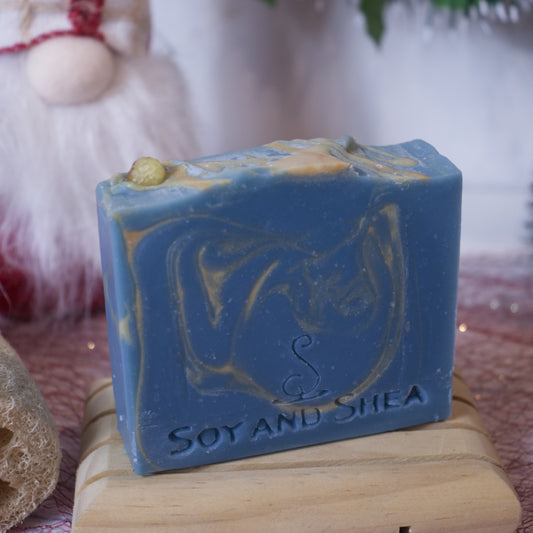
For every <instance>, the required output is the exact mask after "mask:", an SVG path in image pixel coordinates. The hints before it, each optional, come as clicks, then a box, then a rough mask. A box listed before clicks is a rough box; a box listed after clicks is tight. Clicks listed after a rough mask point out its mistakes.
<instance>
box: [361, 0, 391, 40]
mask: <svg viewBox="0 0 533 533" xmlns="http://www.w3.org/2000/svg"><path fill="white" fill-rule="evenodd" d="M387 1H388V0H361V2H360V3H359V9H360V10H361V13H363V15H364V17H365V20H366V31H367V32H368V35H370V37H372V39H373V40H374V42H375V43H376V44H380V43H381V38H382V37H383V32H384V31H385V23H384V22H383V12H384V9H385V4H386V3H387Z"/></svg>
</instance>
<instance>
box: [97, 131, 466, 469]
mask: <svg viewBox="0 0 533 533" xmlns="http://www.w3.org/2000/svg"><path fill="white" fill-rule="evenodd" d="M164 168H165V175H166V179H165V180H163V181H162V183H160V184H158V185H147V186H143V185H137V184H135V183H132V182H131V181H129V180H128V177H127V175H126V174H124V175H117V176H115V177H113V178H112V179H111V180H109V181H106V182H104V183H101V184H100V185H99V186H98V189H97V198H98V212H99V227H100V238H101V249H102V266H103V271H104V283H105V289H106V305H107V317H108V318H107V321H108V330H109V344H110V356H111V365H112V372H113V385H114V391H115V402H116V407H117V417H118V425H119V430H120V432H121V434H122V437H123V440H124V443H125V446H126V450H127V452H128V455H129V457H130V460H131V462H132V465H133V467H134V470H135V472H136V473H138V474H143V473H149V472H155V471H161V470H168V469H179V468H185V467H190V466H195V465H201V464H206V463H212V462H218V461H225V460H231V459H236V458H239V457H244V456H249V455H255V454H261V453H268V452H273V451H277V450H282V449H286V448H293V447H297V446H304V445H309V444H315V443H321V442H327V441H331V440H337V439H344V438H350V437H356V436H361V435H366V434H371V433H376V432H382V431H389V430H393V429H397V428H401V427H407V426H412V425H416V424H420V423H424V422H429V421H436V420H440V419H443V418H446V417H447V416H449V414H450V405H451V379H452V371H453V359H454V341H455V319H456V298H457V270H458V258H459V234H460V208H461V173H460V171H459V170H458V169H457V168H456V167H455V166H454V165H453V164H452V163H451V162H450V161H449V160H448V159H446V158H444V157H442V156H441V155H439V154H438V152H437V151H436V150H435V149H434V148H433V147H431V146H430V145H428V144H427V143H425V142H423V141H418V140H417V141H411V142H408V143H404V144H400V145H395V146H388V147H383V148H372V147H363V146H360V145H358V144H356V143H355V142H354V141H353V139H351V138H350V137H345V138H341V139H336V140H326V139H313V140H309V141H303V140H297V141H287V142H276V143H271V144H269V145H265V146H262V147H258V148H254V149H249V150H244V151H240V152H234V153H230V154H223V155H220V156H215V157H211V158H203V159H198V160H194V161H188V162H182V161H172V162H169V163H164Z"/></svg>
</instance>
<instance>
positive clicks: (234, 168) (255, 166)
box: [98, 136, 460, 214]
mask: <svg viewBox="0 0 533 533" xmlns="http://www.w3.org/2000/svg"><path fill="white" fill-rule="evenodd" d="M162 167H163V168H164V171H165V178H164V179H163V181H162V182H161V183H159V184H157V185H139V184H137V183H135V182H133V181H131V180H130V179H129V175H128V173H122V174H116V175H115V176H113V177H112V178H111V179H109V180H107V181H105V182H103V183H101V184H100V185H99V187H98V189H99V191H98V194H99V196H100V198H101V199H102V200H103V203H104V204H107V207H108V209H110V210H111V211H113V212H115V213H117V214H118V213H120V212H128V211H129V210H130V209H132V208H135V209H138V208H139V202H140V203H144V202H145V201H146V200H148V201H149V203H150V205H151V206H152V207H153V206H154V203H155V204H159V205H164V204H166V203H169V202H170V203H172V204H175V203H176V202H178V203H179V202H181V201H183V200H185V201H187V200H188V199H189V198H190V197H191V196H194V195H198V194H201V193H202V192H204V191H206V190H210V189H212V188H213V187H219V188H220V187H227V186H231V185H235V184H238V185H243V186H246V185H248V186H249V185H251V186H260V184H261V181H262V180H275V179H294V180H296V181H298V180H299V181H301V183H302V184H303V185H305V183H306V182H308V181H309V180H328V178H329V179H339V177H341V178H353V179H371V180H376V181H382V182H388V183H390V182H394V183H397V184H398V185H399V186H402V185H408V184H410V183H413V182H418V181H427V180H439V179H443V178H446V177H449V176H450V175H457V174H459V173H460V172H459V170H458V169H457V167H455V165H453V164H452V163H451V162H450V161H449V160H448V159H447V158H446V157H443V156H441V155H440V154H439V153H438V152H437V151H436V150H435V148H433V147H432V146H431V145H430V144H428V143H426V142H424V141H421V140H414V141H410V142H406V143H403V144H398V145H393V146H385V147H371V146H363V145H360V144H358V143H356V142H355V140H354V139H353V138H352V137H349V136H346V137H342V138H339V139H324V138H317V139H310V140H300V139H297V140H292V141H275V142H272V143H269V144H265V145H263V146H259V147H255V148H249V149H245V150H239V151H235V152H229V153H224V154H220V155H216V156H209V157H203V158H198V159H193V160H190V161H179V160H173V161H166V162H163V163H162ZM109 202H110V203H109Z"/></svg>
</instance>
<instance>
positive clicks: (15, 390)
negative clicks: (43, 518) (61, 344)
mask: <svg viewBox="0 0 533 533" xmlns="http://www.w3.org/2000/svg"><path fill="white" fill-rule="evenodd" d="M60 459H61V449H60V446H59V439H58V435H57V429H56V426H55V423H54V420H53V418H52V416H51V414H50V412H49V411H48V408H47V407H46V404H45V402H44V399H43V397H42V395H41V393H40V392H39V389H38V388H37V385H36V384H35V382H34V381H33V379H32V377H31V375H30V373H29V372H28V371H27V370H26V368H25V367H24V364H23V363H22V361H21V360H20V358H19V356H18V355H17V353H16V352H15V350H14V349H13V348H12V347H11V346H10V345H9V344H8V343H7V342H6V341H5V339H3V338H2V337H1V336H0V531H5V530H7V529H9V528H10V527H12V526H14V525H15V524H17V523H18V522H20V521H22V520H23V519H24V518H25V517H26V516H28V515H29V514H30V513H31V512H32V511H33V510H34V509H36V508H37V506H38V505H39V504H40V503H41V502H42V501H43V500H44V499H46V498H47V497H48V495H49V494H50V493H51V492H52V491H53V490H54V487H55V486H56V483H57V478H58V475H59V463H60Z"/></svg>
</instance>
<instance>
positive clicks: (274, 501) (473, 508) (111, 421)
mask: <svg viewBox="0 0 533 533" xmlns="http://www.w3.org/2000/svg"><path fill="white" fill-rule="evenodd" d="M473 405H474V403H473V399H472V397H471V395H470V392H469V391H468V388H467V387H466V385H465V384H464V381H463V380H462V378H461V377H460V376H456V377H455V378H454V402H453V414H452V417H451V418H450V419H449V420H446V421H443V422H438V423H433V424H424V425H422V426H418V427H416V428H412V429H407V430H401V431H394V432H390V433H385V434H380V435H372V436H369V437H362V438H358V439H350V440H345V441H339V442H334V443H329V444H322V445H318V446H310V447H306V448H300V449H297V450H289V451H285V452H280V453H275V454H270V455H263V456H258V457H251V458H246V459H242V460H239V461H232V462H227V463H220V464H214V465H206V466H202V467H197V468H191V469H188V470H183V471H180V472H171V473H165V474H157V475H152V476H145V477H140V476H136V475H135V474H134V473H133V470H132V469H131V466H130V463H129V460H128V458H127V456H126V453H125V450H124V448H123V445H122V441H121V439H120V436H119V434H118V433H117V431H116V429H115V425H116V417H115V414H114V404H113V396H112V387H111V382H110V380H109V381H108V382H107V383H106V382H102V381H100V382H99V383H98V384H95V386H94V387H93V388H92V392H90V393H89V400H88V402H87V405H86V413H85V418H84V420H85V428H84V432H83V437H82V450H81V461H80V465H79V468H78V475H77V480H76V498H75V508H74V521H73V522H74V523H73V530H74V532H76V533H85V532H89V531H98V532H106V531H109V532H115V531H128V532H130V531H131V532H136V531H139V532H140V531H154V532H158V533H159V532H167V531H168V532H170V531H172V532H174V531H186V532H193V533H194V532H201V531H209V532H211V531H215V532H218V531H228V532H229V531H231V532H235V531H268V532H274V531H280V532H285V531H294V532H299V531H312V532H313V531H317V532H318V531H356V532H372V533H381V532H383V533H385V532H387V533H401V532H407V531H410V533H418V532H420V533H421V532H440V531H442V532H444V531H446V532H448V531H454V532H462V531H464V532H469V533H476V532H484V533H485V532H486V533H491V532H494V533H496V532H497V533H505V532H506V531H508V532H512V531H514V529H515V528H516V527H517V525H518V523H519V520H520V507H519V504H518V500H517V498H516V495H515V493H514V490H513V488H512V486H511V484H510V483H509V480H508V478H507V476H506V474H505V472H504V471H503V469H502V467H501V465H500V462H499V459H498V457H497V454H496V451H495V449H494V447H493V445H492V443H491V442H490V439H489V438H488V435H487V432H486V429H485V428H484V426H483V423H482V421H481V419H480V417H479V415H478V413H477V411H476V409H475V408H474V406H473ZM408 528H410V529H408Z"/></svg>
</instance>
